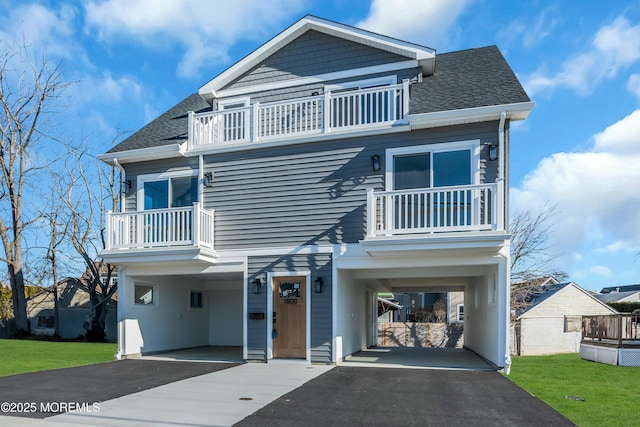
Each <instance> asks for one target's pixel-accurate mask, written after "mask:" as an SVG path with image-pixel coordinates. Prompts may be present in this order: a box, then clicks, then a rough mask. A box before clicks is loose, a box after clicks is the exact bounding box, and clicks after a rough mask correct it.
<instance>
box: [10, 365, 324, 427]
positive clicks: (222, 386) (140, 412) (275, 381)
mask: <svg viewBox="0 0 640 427" xmlns="http://www.w3.org/2000/svg"><path fill="white" fill-rule="evenodd" d="M332 368H333V366H330V365H308V364H299V363H269V364H262V363H247V364H244V365H240V366H235V367H233V368H229V369H224V370H221V371H217V372H213V373H210V374H205V375H201V376H197V377H194V378H189V379H186V380H181V381H177V382H174V383H171V384H166V385H162V386H159V387H156V388H152V389H150V390H146V391H142V392H138V393H133V394H130V395H127V396H123V397H119V398H116V399H113V400H108V401H106V402H101V403H99V404H98V411H95V410H92V412H87V411H85V412H76V413H72V412H68V413H65V414H61V415H56V416H53V417H49V418H46V419H40V420H38V419H32V418H20V417H6V416H5V417H0V426H1V427H5V426H21V427H32V426H33V427H36V426H37V427H42V426H45V427H46V426H48V427H52V426H62V425H74V426H150V425H157V426H172V425H181V426H230V425H233V424H235V423H237V422H239V421H240V420H242V419H244V418H245V417H247V416H249V415H251V414H252V413H254V412H255V411H257V410H258V409H260V408H262V407H263V406H265V405H267V404H269V403H270V402H272V401H274V400H276V399H278V398H279V397H280V396H283V395H284V394H286V393H288V392H290V391H292V390H294V389H296V388H298V387H300V386H301V385H303V384H304V383H306V382H308V381H309V380H311V379H313V378H315V377H317V376H318V375H321V374H322V373H324V372H327V371H329V370H330V369H332Z"/></svg>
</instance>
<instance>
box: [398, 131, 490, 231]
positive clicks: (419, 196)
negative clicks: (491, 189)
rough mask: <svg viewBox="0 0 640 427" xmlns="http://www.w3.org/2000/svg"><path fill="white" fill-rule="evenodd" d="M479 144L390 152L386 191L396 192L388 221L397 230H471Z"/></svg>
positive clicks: (404, 149) (477, 179)
mask: <svg viewBox="0 0 640 427" xmlns="http://www.w3.org/2000/svg"><path fill="white" fill-rule="evenodd" d="M479 153H480V142H479V141H478V140H473V141H459V142H453V143H444V144H431V145H421V146H414V147H402V148H394V149H389V150H387V154H386V156H387V158H386V162H385V163H386V187H387V188H386V189H387V191H394V194H393V195H392V201H393V202H392V203H389V205H388V206H387V217H388V218H390V219H392V221H393V227H394V228H395V229H412V230H421V229H423V230H425V231H428V230H444V229H447V228H450V227H458V226H465V225H470V222H471V212H472V209H471V205H472V204H473V203H475V202H476V201H474V197H475V195H474V193H473V191H472V190H471V189H469V188H468V186H470V185H472V184H476V183H478V181H479V175H480V173H479V167H480V160H479Z"/></svg>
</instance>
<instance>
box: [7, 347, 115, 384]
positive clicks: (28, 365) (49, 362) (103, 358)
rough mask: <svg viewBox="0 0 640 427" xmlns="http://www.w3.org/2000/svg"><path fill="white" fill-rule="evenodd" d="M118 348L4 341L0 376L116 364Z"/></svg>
mask: <svg viewBox="0 0 640 427" xmlns="http://www.w3.org/2000/svg"><path fill="white" fill-rule="evenodd" d="M116 351H118V345H117V344H111V343H84V342H49V341H30V340H2V339H0V376H5V375H13V374H22V373H25V372H34V371H43V370H47V369H57V368H67V367H70V366H80V365H90V364H93V363H100V362H107V361H111V360H114V358H113V355H114V354H115V353H116Z"/></svg>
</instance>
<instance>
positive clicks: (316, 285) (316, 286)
mask: <svg viewBox="0 0 640 427" xmlns="http://www.w3.org/2000/svg"><path fill="white" fill-rule="evenodd" d="M313 283H314V287H313V288H314V290H315V291H316V294H319V293H322V277H318V278H317V279H316V280H315V282H313Z"/></svg>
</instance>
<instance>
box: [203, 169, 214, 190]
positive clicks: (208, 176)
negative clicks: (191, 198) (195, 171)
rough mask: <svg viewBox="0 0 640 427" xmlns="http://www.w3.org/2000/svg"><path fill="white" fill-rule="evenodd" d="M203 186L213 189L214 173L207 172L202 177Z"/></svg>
mask: <svg viewBox="0 0 640 427" xmlns="http://www.w3.org/2000/svg"><path fill="white" fill-rule="evenodd" d="M202 184H204V186H205V187H211V186H212V185H213V172H206V173H205V174H204V176H203V177H202Z"/></svg>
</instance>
